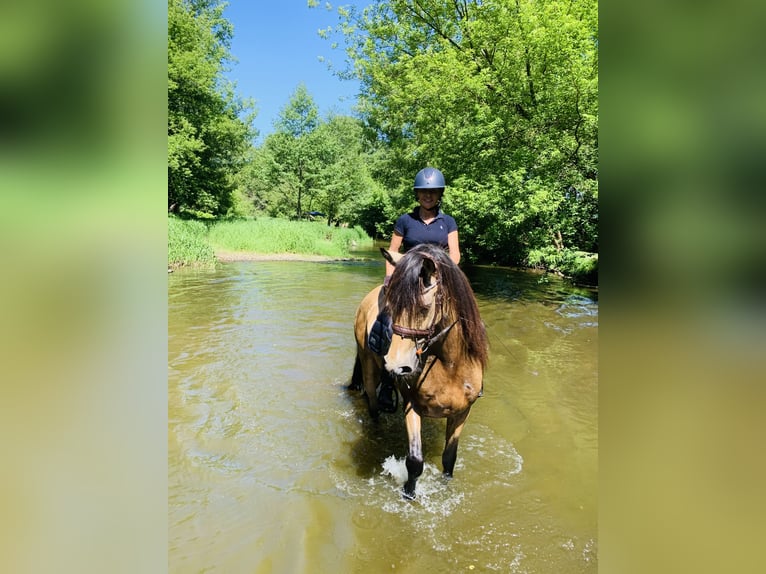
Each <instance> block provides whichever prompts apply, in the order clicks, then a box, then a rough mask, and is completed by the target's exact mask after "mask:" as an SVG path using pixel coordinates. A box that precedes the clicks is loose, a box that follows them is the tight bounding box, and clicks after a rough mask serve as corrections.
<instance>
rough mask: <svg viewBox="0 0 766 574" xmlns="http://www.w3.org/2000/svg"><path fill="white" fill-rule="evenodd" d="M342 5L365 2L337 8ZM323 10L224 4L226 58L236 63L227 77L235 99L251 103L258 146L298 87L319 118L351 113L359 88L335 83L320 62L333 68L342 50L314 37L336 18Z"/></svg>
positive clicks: (282, 2) (302, 5)
mask: <svg viewBox="0 0 766 574" xmlns="http://www.w3.org/2000/svg"><path fill="white" fill-rule="evenodd" d="M347 4H357V5H366V4H367V2H365V1H364V0H359V1H356V2H349V1H348V0H341V2H339V5H347ZM324 6H325V2H320V6H319V7H317V8H311V9H309V8H308V2H307V0H229V5H228V6H227V7H226V10H225V12H224V17H225V18H226V19H227V20H228V21H229V22H231V23H232V25H233V26H234V38H233V39H232V43H231V53H232V55H233V56H234V57H235V58H236V60H237V62H235V63H233V64H231V65H230V67H231V68H232V69H231V71H230V72H228V74H227V76H228V77H229V78H230V79H232V80H234V81H236V84H237V89H236V91H237V94H239V95H240V96H242V97H246V98H253V99H254V100H255V101H256V107H257V109H258V116H257V117H256V119H255V122H254V125H255V127H256V128H257V129H258V131H259V132H260V137H259V138H258V140H257V141H258V142H262V141H263V138H264V136H266V135H268V134H269V133H271V132H273V131H274V130H273V122H274V120H275V119H276V118H277V116H278V115H279V112H280V110H281V109H282V108H283V107H284V106H285V105H286V104H287V102H288V101H289V99H290V96H291V95H292V93H293V92H294V91H295V88H296V87H298V85H299V84H300V83H301V82H302V83H304V84H305V85H306V89H307V90H308V92H309V94H311V96H312V97H313V98H314V102H315V103H316V105H317V107H318V108H319V113H320V115H321V116H322V117H323V118H324V117H326V116H327V114H328V113H329V112H330V111H333V112H335V113H341V114H351V113H352V106H353V105H354V103H355V100H356V95H357V93H358V91H359V84H358V82H356V81H349V80H340V79H339V78H337V77H336V76H334V75H333V73H332V72H331V71H330V70H329V69H328V66H327V63H326V62H322V61H320V59H319V57H320V56H323V57H324V58H325V59H326V60H331V61H333V62H335V63H336V64H337V65H338V66H340V65H342V64H343V62H344V60H345V54H344V53H343V46H342V45H341V46H339V47H338V48H337V49H336V50H333V49H332V48H331V41H330V40H324V39H322V38H320V37H319V34H318V30H319V29H320V28H326V27H327V26H328V25H332V26H336V25H337V23H338V15H337V12H336V11H334V10H333V11H328V10H326V9H325V8H324ZM333 6H335V4H333Z"/></svg>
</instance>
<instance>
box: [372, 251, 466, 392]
mask: <svg viewBox="0 0 766 574" xmlns="http://www.w3.org/2000/svg"><path fill="white" fill-rule="evenodd" d="M437 250H438V251H437ZM381 252H382V253H383V256H384V257H385V258H386V259H387V260H388V261H389V262H390V263H391V264H392V265H394V273H393V275H392V276H391V282H390V284H389V286H388V288H387V289H386V296H385V300H384V306H383V310H384V312H385V313H386V314H387V315H388V316H389V317H390V318H391V323H392V330H393V334H392V337H391V345H390V347H389V348H388V351H387V352H386V354H385V355H384V356H383V363H384V366H385V368H386V369H387V370H388V371H389V372H390V373H391V374H392V375H394V376H397V377H401V378H410V377H417V375H419V374H420V372H421V370H422V368H423V364H424V362H425V359H426V357H427V356H428V353H429V351H431V350H432V348H433V347H434V346H435V345H437V344H438V343H440V342H441V341H442V340H443V339H444V338H445V337H446V336H447V334H448V333H449V330H450V329H451V328H452V326H454V322H452V323H451V324H447V325H445V324H444V323H445V321H446V320H447V318H446V316H445V313H444V293H443V286H442V282H441V273H440V270H441V265H442V264H444V261H445V260H448V258H447V256H446V254H444V252H443V251H442V250H440V249H439V248H436V247H433V246H430V245H421V246H418V247H415V248H414V249H411V250H410V251H408V252H407V253H406V254H404V255H401V254H399V253H391V252H389V251H387V250H385V249H381ZM450 263H451V262H450Z"/></svg>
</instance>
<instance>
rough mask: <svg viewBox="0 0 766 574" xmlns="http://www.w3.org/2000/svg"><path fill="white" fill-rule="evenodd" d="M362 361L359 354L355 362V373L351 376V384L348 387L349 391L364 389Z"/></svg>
mask: <svg viewBox="0 0 766 574" xmlns="http://www.w3.org/2000/svg"><path fill="white" fill-rule="evenodd" d="M362 382H363V381H362V361H360V360H359V353H357V354H356V360H355V361H354V372H353V374H352V375H351V382H350V383H349V384H348V387H346V388H347V389H348V390H349V391H360V390H361V389H362Z"/></svg>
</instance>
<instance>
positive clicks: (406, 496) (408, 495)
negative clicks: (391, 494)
mask: <svg viewBox="0 0 766 574" xmlns="http://www.w3.org/2000/svg"><path fill="white" fill-rule="evenodd" d="M402 498H404V499H405V500H415V489H414V488H413V489H412V492H409V491H408V490H407V487H406V486H405V487H404V488H402Z"/></svg>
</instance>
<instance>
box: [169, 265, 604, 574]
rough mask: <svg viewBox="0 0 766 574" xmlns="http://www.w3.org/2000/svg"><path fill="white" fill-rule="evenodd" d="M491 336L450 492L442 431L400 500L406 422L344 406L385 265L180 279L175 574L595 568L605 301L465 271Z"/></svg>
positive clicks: (494, 273) (176, 289) (529, 278)
mask: <svg viewBox="0 0 766 574" xmlns="http://www.w3.org/2000/svg"><path fill="white" fill-rule="evenodd" d="M465 271H466V274H467V275H468V277H469V279H470V280H471V284H472V285H473V288H474V291H475V292H476V296H477V299H478V302H479V308H480V310H481V313H482V318H483V319H484V321H485V323H486V325H487V329H488V332H489V336H490V344H491V350H490V364H489V368H488V369H487V371H486V373H485V385H484V389H485V391H484V396H483V397H482V398H480V399H479V401H478V402H477V403H476V404H475V405H474V407H473V409H472V410H471V415H470V417H469V419H468V422H467V423H466V426H465V429H464V431H463V434H462V437H461V439H460V446H459V449H458V459H457V465H456V467H455V474H454V478H452V479H451V480H446V479H445V478H443V477H442V476H441V451H442V447H443V441H444V426H445V421H444V419H424V423H423V445H424V456H425V460H426V468H425V471H424V473H423V476H422V477H421V479H420V480H419V481H418V490H417V499H416V500H415V501H407V500H405V499H403V498H402V496H401V494H400V488H401V483H402V480H403V479H402V476H404V474H405V473H406V470H405V469H404V456H405V454H406V443H407V441H406V431H405V429H404V422H403V415H402V413H401V409H400V410H399V412H397V413H395V414H383V415H381V420H380V422H379V423H378V424H374V423H372V422H371V421H370V420H369V416H368V415H367V410H366V404H365V399H364V398H363V397H362V396H361V395H360V394H359V392H358V391H348V390H347V389H346V385H347V384H348V383H349V381H350V377H351V371H352V368H353V364H354V353H355V343H354V337H353V327H352V324H353V317H354V311H355V309H356V306H357V305H358V304H359V302H360V301H361V299H362V297H363V296H364V295H365V294H366V293H367V292H368V291H369V290H370V289H372V288H373V287H374V286H375V285H377V284H378V283H379V282H380V281H381V279H382V277H383V273H384V271H383V263H382V259H381V258H375V257H374V256H373V255H371V257H370V258H369V259H368V260H363V261H347V262H326V263H317V262H297V261H290V262H284V261H268V262H258V261H250V262H232V263H225V264H221V265H219V267H218V268H217V269H216V270H214V271H194V270H184V269H181V270H178V271H176V272H175V273H172V274H170V275H169V277H168V282H169V283H168V297H169V303H168V331H169V333H168V336H169V339H168V348H169V357H168V363H169V371H168V422H169V428H168V469H169V492H168V512H169V549H168V560H169V571H170V572H173V573H187V572H189V573H191V572H194V573H197V572H222V573H227V574H229V573H239V572H242V573H264V574H265V573H277V574H281V573H291V574H292V573H306V574H309V573H311V574H314V573H322V572H333V573H334V572H344V573H345V572H349V573H356V572H359V573H362V572H364V573H368V574H369V573H376V572H408V573H409V572H412V573H421V572H429V573H445V574H446V573H453V572H526V573H530V574H531V573H546V574H547V573H556V574H568V573H587V572H592V573H595V572H596V571H597V553H598V540H597V510H598V507H597V455H598V442H597V439H598V362H597V358H598V302H597V301H598V295H597V291H595V290H589V289H582V288H575V287H572V286H570V285H568V284H566V283H565V282H563V281H561V280H558V279H556V278H549V279H548V280H541V277H542V276H541V275H539V274H536V273H531V272H525V271H515V270H510V269H502V268H489V267H467V268H466V269H465Z"/></svg>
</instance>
